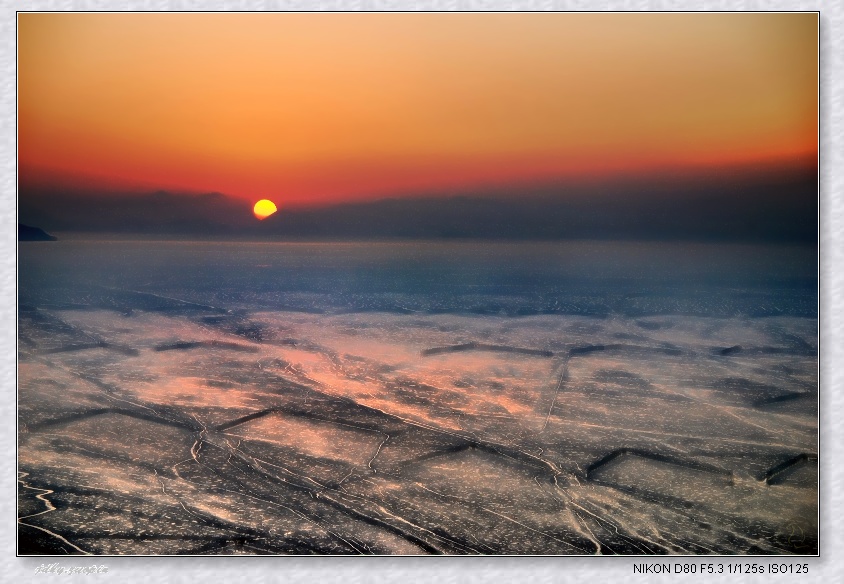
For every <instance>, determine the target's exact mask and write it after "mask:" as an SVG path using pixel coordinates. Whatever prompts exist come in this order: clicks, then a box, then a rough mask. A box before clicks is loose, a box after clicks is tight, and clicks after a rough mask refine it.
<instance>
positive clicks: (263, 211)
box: [252, 199, 278, 220]
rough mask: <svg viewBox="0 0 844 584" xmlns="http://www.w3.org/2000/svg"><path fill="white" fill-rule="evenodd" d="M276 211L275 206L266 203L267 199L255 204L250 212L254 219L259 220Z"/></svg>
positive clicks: (268, 202)
mask: <svg viewBox="0 0 844 584" xmlns="http://www.w3.org/2000/svg"><path fill="white" fill-rule="evenodd" d="M276 211H278V208H277V207H276V206H275V203H273V202H272V201H268V200H267V199H261V200H260V201H258V202H257V203H255V207H253V208H252V212H253V213H255V217H257V218H258V219H261V220H264V219H266V218H267V217H269V216H270V215H272V214H273V213H275V212H276Z"/></svg>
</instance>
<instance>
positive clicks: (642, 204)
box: [19, 168, 818, 243]
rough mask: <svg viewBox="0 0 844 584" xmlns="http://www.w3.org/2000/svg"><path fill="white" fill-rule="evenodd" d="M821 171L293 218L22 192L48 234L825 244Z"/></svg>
mask: <svg viewBox="0 0 844 584" xmlns="http://www.w3.org/2000/svg"><path fill="white" fill-rule="evenodd" d="M817 189H818V184H817V174H816V171H815V170H814V169H809V170H795V169H790V170H789V169H787V168H786V169H767V170H765V171H764V172H761V171H760V172H755V173H753V172H751V173H744V174H736V173H732V174H730V173H715V172H712V173H710V174H707V175H697V176H686V177H676V176H674V177H659V178H653V177H651V178H647V179H645V178H639V179H635V180H633V179H630V180H613V181H606V182H604V183H600V184H598V183H595V184H572V183H569V184H566V183H558V184H547V185H542V186H533V187H524V188H515V187H501V188H499V189H495V190H487V191H482V192H466V193H462V194H454V195H451V196H443V195H439V196H424V195H420V196H415V197H406V196H405V197H401V198H398V197H397V198H391V199H382V200H378V201H369V202H357V203H344V204H339V205H333V206H328V207H321V208H310V209H286V208H285V206H284V201H283V200H281V201H276V202H277V203H280V205H279V207H280V208H279V212H278V213H276V214H275V215H272V216H271V217H268V218H267V219H265V220H264V221H257V220H256V219H255V218H254V217H253V215H252V210H251V206H250V204H249V202H247V201H243V200H240V199H233V198H230V197H226V196H224V195H222V194H219V193H209V194H204V195H185V194H175V193H168V192H164V191H159V192H156V193H149V194H129V193H96V194H91V193H86V192H67V191H60V190H58V189H54V190H48V189H25V188H21V190H20V195H19V217H20V219H21V220H24V221H27V222H28V223H33V224H38V225H42V226H44V228H46V229H49V230H51V231H54V232H56V231H58V232H62V231H83V232H111V233H132V234H145V235H166V236H168V237H169V236H177V237H182V236H184V237H210V238H218V237H224V238H225V237H245V238H257V239H271V240H276V239H372V238H375V239H377V238H419V239H441V238H445V239H454V238H480V239H512V240H559V239H605V240H606V239H610V240H613V239H614V240H619V239H620V240H634V239H640V240H642V239H644V240H693V241H781V242H804V243H812V242H816V241H817V236H818V222H817V216H818V194H817V193H818V191H817Z"/></svg>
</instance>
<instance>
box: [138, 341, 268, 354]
mask: <svg viewBox="0 0 844 584" xmlns="http://www.w3.org/2000/svg"><path fill="white" fill-rule="evenodd" d="M198 348H214V349H225V350H228V351H240V352H243V353H257V352H258V348H257V347H250V346H249V345H241V344H238V343H229V342H226V341H217V340H214V341H177V342H175V343H169V344H165V345H157V346H156V347H155V350H156V351H186V350H189V349H198Z"/></svg>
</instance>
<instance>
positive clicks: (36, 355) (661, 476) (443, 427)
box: [18, 234, 818, 555]
mask: <svg viewBox="0 0 844 584" xmlns="http://www.w3.org/2000/svg"><path fill="white" fill-rule="evenodd" d="M59 235H60V236H61V234H59ZM18 291H19V293H18V301H19V319H18V324H19V326H18V414H19V432H18V434H19V446H18V467H19V468H18V470H19V486H20V488H19V502H18V516H19V520H18V521H19V535H18V538H19V539H18V551H19V553H22V554H63V553H76V554H78V553H90V554H120V555H123V554H153V555H157V554H168V555H169V554H414V555H415V554H432V553H434V554H437V553H442V554H566V555H568V554H577V555H579V554H816V553H817V550H818V520H817V513H818V507H817V493H818V467H817V458H818V423H817V413H818V412H817V403H818V401H817V394H818V311H817V307H818V279H817V248H815V247H814V246H808V247H807V246H789V245H749V244H748V245H740V244H716V243H676V242H653V243H651V242H648V243H641V242H590V241H582V242H553V243H550V242H549V243H542V242H516V243H514V242H472V241H454V242H426V241H402V242H324V243H259V242H194V241H131V240H125V239H107V240H90V239H85V238H84V237H82V236H76V237H74V236H69V237H62V238H61V239H60V241H57V242H43V243H42V242H32V243H21V244H19V248H18Z"/></svg>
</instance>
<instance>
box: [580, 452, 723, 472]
mask: <svg viewBox="0 0 844 584" xmlns="http://www.w3.org/2000/svg"><path fill="white" fill-rule="evenodd" d="M623 456H638V457H640V458H646V459H649V460H655V461H657V462H662V463H665V464H673V465H675V466H680V467H685V468H691V469H693V470H698V471H703V472H708V473H712V474H717V475H724V476H728V477H730V478H731V479H732V476H733V472H732V471H731V470H727V469H723V468H721V467H717V466H713V465H711V464H706V463H703V462H698V461H696V460H690V459H681V458H676V457H673V456H666V455H664V454H658V453H655V452H648V451H645V450H639V449H635V448H619V449H618V450H613V451H612V452H610V453H609V454H607V455H605V456H604V457H602V458H600V459H598V460H596V461H595V462H593V463H592V464H590V465H589V466H587V467H586V475H585V478H587V479H591V478H592V477H590V475H592V473H594V472H595V471H596V470H598V469H599V468H601V467H603V466H605V465H607V464H609V463H611V462H612V461H614V460H616V459H617V458H620V457H623Z"/></svg>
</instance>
